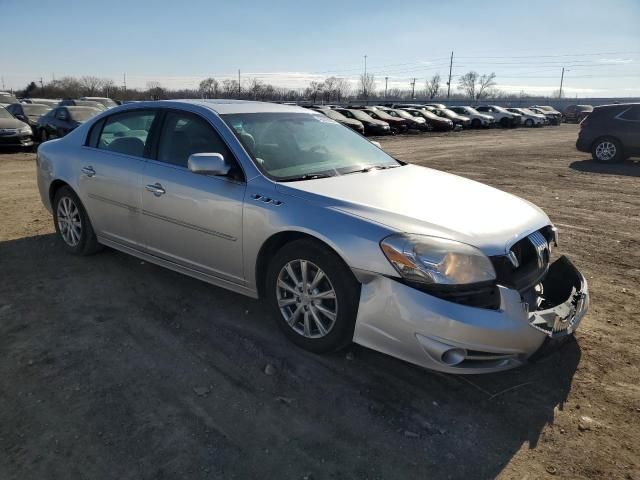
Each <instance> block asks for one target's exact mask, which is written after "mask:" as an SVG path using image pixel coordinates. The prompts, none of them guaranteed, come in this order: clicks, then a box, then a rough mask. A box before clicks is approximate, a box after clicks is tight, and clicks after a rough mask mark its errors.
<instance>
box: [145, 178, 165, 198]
mask: <svg viewBox="0 0 640 480" xmlns="http://www.w3.org/2000/svg"><path fill="white" fill-rule="evenodd" d="M144 188H146V189H147V190H148V191H150V192H151V193H153V194H154V195H155V196H156V197H159V196H160V195H164V194H165V193H167V192H166V190H165V189H164V188H163V187H162V185H160V184H159V183H157V182H156V183H154V184H153V185H147V186H146V187H144Z"/></svg>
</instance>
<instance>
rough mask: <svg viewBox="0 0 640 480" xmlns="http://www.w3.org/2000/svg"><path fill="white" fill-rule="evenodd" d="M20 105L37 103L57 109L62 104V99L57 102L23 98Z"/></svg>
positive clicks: (45, 99)
mask: <svg viewBox="0 0 640 480" xmlns="http://www.w3.org/2000/svg"><path fill="white" fill-rule="evenodd" d="M20 103H37V104H40V105H48V106H49V107H57V106H58V104H59V103H60V99H58V100H55V99H51V98H21V99H20Z"/></svg>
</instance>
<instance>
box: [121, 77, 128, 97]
mask: <svg viewBox="0 0 640 480" xmlns="http://www.w3.org/2000/svg"><path fill="white" fill-rule="evenodd" d="M122 86H123V88H124V96H125V100H126V97H127V72H124V73H123V74H122Z"/></svg>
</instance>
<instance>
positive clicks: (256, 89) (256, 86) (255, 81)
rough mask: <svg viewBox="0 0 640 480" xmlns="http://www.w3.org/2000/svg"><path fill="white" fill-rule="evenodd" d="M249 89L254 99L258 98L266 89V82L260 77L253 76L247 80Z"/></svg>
mask: <svg viewBox="0 0 640 480" xmlns="http://www.w3.org/2000/svg"><path fill="white" fill-rule="evenodd" d="M246 89H247V91H249V93H250V94H251V96H252V97H253V99H254V100H257V99H258V98H259V97H260V96H261V95H262V90H263V89H264V82H263V81H262V80H260V79H259V78H256V77H253V78H250V79H249V80H248V81H247V87H246Z"/></svg>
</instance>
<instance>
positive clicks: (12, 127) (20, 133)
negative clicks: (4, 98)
mask: <svg viewBox="0 0 640 480" xmlns="http://www.w3.org/2000/svg"><path fill="white" fill-rule="evenodd" d="M32 145H33V132H32V131H31V127H30V126H29V125H27V124H26V123H25V122H22V121H20V120H18V119H17V118H15V117H14V116H13V115H11V114H10V113H9V112H8V111H7V109H6V108H4V107H0V147H31V146H32Z"/></svg>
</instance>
